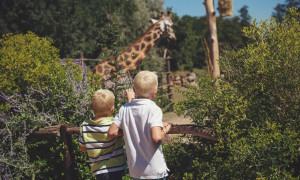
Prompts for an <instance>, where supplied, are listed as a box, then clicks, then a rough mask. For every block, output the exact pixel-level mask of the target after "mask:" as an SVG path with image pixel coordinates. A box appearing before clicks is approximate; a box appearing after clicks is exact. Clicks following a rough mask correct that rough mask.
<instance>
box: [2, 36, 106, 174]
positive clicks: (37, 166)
mask: <svg viewBox="0 0 300 180" xmlns="http://www.w3.org/2000/svg"><path fill="white" fill-rule="evenodd" d="M5 37H7V38H8V39H9V40H10V41H2V42H5V43H4V44H5V45H6V46H2V47H3V49H2V51H3V52H4V51H5V50H4V49H7V50H9V51H7V52H6V53H3V54H4V55H6V56H2V57H6V59H4V58H3V59H4V60H18V61H19V64H21V63H26V66H25V67H27V66H30V67H32V65H31V64H30V63H28V62H26V61H24V60H25V59H27V56H28V59H29V60H30V58H31V57H32V64H33V63H34V64H37V65H39V68H40V69H39V70H40V72H38V71H37V70H35V69H34V68H28V69H25V67H24V69H25V71H21V70H19V69H16V72H13V73H14V75H15V76H17V77H21V76H19V74H24V73H28V74H29V72H32V74H31V75H32V76H30V74H29V75H28V76H29V77H32V79H29V78H28V79H29V80H31V81H29V80H28V82H27V83H26V84H25V83H24V84H23V86H19V87H18V88H19V89H17V88H15V89H16V90H15V91H6V92H5V91H2V89H1V94H0V98H1V102H7V104H8V107H9V108H7V109H3V110H1V112H0V137H1V144H2V145H1V146H0V154H1V156H0V167H1V168H0V177H1V178H3V179H17V178H25V179H26V178H30V177H31V178H38V179H45V178H46V177H47V178H48V177H52V178H53V179H60V178H62V177H63V176H64V173H63V172H64V163H63V160H64V159H63V154H64V146H63V144H62V142H61V140H60V139H59V138H55V137H48V138H45V137H44V138H39V137H36V136H35V135H33V134H32V133H33V131H35V130H37V129H38V128H41V127H45V126H50V125H56V124H70V125H71V126H79V125H80V124H81V122H82V121H84V120H85V119H87V118H90V117H91V116H92V112H91V111H90V108H89V106H90V97H91V94H92V93H93V92H94V91H95V90H96V89H98V88H99V84H100V81H99V79H98V77H96V76H89V77H87V74H86V72H87V70H86V67H84V66H83V67H80V66H78V65H76V64H74V63H73V61H72V60H62V61H60V62H57V57H58V55H57V54H56V53H57V50H56V49H55V48H54V47H52V46H50V44H51V41H47V40H46V39H45V38H39V37H37V36H36V35H34V34H32V33H28V34H26V35H14V36H12V35H8V36H5ZM14 38H15V39H14ZM17 41H19V45H18V43H17ZM10 42H11V43H10ZM22 53H23V54H25V55H26V56H22ZM18 61H17V62H18ZM48 61H49V62H48ZM3 62H4V61H3ZM10 64H14V62H13V61H10V63H9V65H10ZM15 64H16V65H14V66H12V67H14V68H16V67H18V66H17V63H15ZM43 64H45V65H44V66H43ZM46 65H48V66H46ZM40 66H43V67H44V68H45V69H42V68H41V67H40ZM33 70H34V71H33ZM27 71H29V72H27ZM44 72H47V74H44ZM6 73H7V72H5V71H1V77H5V75H6ZM34 73H36V75H34ZM40 74H41V75H44V76H45V77H43V76H39V75H40ZM24 76H26V75H24ZM9 77H10V76H9V75H8V78H9ZM41 77H43V78H41ZM15 81H17V80H14V79H12V80H11V82H10V83H11V84H13V83H15V84H16V85H19V84H18V83H17V82H15ZM23 81H25V80H23ZM3 90H5V89H4V88H3ZM16 92H17V93H16ZM73 143H74V144H75V145H74V147H77V150H75V151H74V152H73V153H74V156H75V157H76V159H77V160H78V161H77V164H76V167H75V168H76V169H77V174H78V177H80V176H81V177H89V176H91V172H90V171H89V169H88V167H89V166H88V164H87V163H86V161H84V154H82V153H81V152H79V150H78V145H76V139H75V140H74V142H73ZM49 147H50V148H49ZM53 164H55V166H53ZM83 167H85V168H83ZM84 169H85V171H83V170H84ZM83 179H84V178H83Z"/></svg>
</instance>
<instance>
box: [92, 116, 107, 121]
mask: <svg viewBox="0 0 300 180" xmlns="http://www.w3.org/2000/svg"><path fill="white" fill-rule="evenodd" d="M107 117H108V116H103V115H99V116H97V115H96V116H95V117H94V119H93V121H101V120H103V119H105V118H107Z"/></svg>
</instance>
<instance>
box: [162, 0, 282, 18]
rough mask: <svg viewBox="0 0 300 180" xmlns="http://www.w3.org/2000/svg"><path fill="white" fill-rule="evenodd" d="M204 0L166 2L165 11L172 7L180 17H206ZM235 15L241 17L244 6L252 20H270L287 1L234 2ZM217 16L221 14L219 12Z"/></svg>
mask: <svg viewBox="0 0 300 180" xmlns="http://www.w3.org/2000/svg"><path fill="white" fill-rule="evenodd" d="M203 2H204V0H165V3H164V5H163V7H164V9H166V8H168V7H171V8H172V12H174V13H176V14H177V15H178V16H179V17H182V16H183V15H189V16H198V17H200V16H205V14H206V11H205V7H204V5H203ZM214 2H215V9H217V7H218V0H215V1H214ZM232 2H233V15H234V16H239V15H240V14H239V12H238V11H239V9H241V8H242V7H243V6H245V5H246V6H248V13H249V15H250V16H251V18H252V19H254V18H256V19H257V20H258V21H260V20H264V19H268V18H270V17H271V16H272V12H274V8H275V7H276V6H277V4H284V3H285V0H232ZM217 15H218V16H219V13H218V11H217Z"/></svg>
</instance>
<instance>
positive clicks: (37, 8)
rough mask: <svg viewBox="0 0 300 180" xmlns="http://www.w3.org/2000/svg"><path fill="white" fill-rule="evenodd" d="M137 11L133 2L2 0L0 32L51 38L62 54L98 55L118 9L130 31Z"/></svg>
mask: <svg viewBox="0 0 300 180" xmlns="http://www.w3.org/2000/svg"><path fill="white" fill-rule="evenodd" d="M135 10H136V6H135V4H134V2H133V1H121V0H116V1H109V0H97V1H83V0H75V1H73V0H66V1H59V0H56V1H51V0H46V1H38V0H33V1H32V0H22V1H21V0H16V1H10V0H3V1H1V6H0V12H1V14H0V23H1V26H0V34H1V35H3V34H6V33H26V32H27V31H32V32H34V33H35V34H37V35H39V36H43V37H44V36H46V37H50V38H52V39H53V41H54V45H55V47H56V48H58V49H60V56H61V57H79V54H80V52H84V53H85V55H86V56H87V57H90V58H95V57H98V56H99V54H100V52H101V47H100V46H99V43H101V42H102V41H101V40H102V37H104V36H106V35H105V34H104V32H105V27H106V25H107V24H108V23H110V22H112V15H113V13H114V12H118V17H119V18H120V19H121V21H120V22H122V23H123V24H122V26H123V27H124V28H123V30H124V31H125V33H127V34H129V33H128V32H131V31H130V28H128V26H129V25H130V24H128V22H132V21H131V19H132V14H133V12H134V11H135Z"/></svg>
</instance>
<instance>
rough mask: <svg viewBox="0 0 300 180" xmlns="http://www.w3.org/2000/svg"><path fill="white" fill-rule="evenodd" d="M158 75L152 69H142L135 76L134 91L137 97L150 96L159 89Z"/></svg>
mask: <svg viewBox="0 0 300 180" xmlns="http://www.w3.org/2000/svg"><path fill="white" fill-rule="evenodd" d="M157 86H158V80H157V75H156V74H155V73H154V72H150V71H141V72H139V73H138V74H137V75H136V76H135V78H134V91H135V94H136V96H137V97H144V98H149V97H150V96H151V94H152V93H153V92H154V91H155V90H157Z"/></svg>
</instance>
